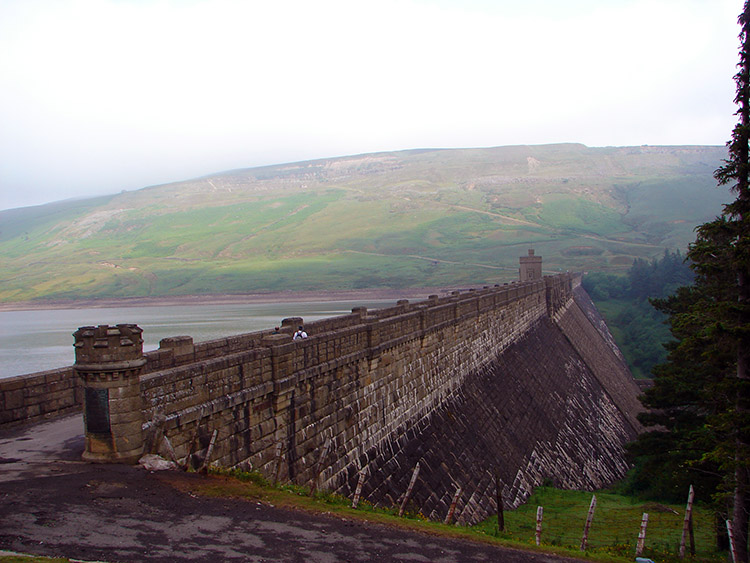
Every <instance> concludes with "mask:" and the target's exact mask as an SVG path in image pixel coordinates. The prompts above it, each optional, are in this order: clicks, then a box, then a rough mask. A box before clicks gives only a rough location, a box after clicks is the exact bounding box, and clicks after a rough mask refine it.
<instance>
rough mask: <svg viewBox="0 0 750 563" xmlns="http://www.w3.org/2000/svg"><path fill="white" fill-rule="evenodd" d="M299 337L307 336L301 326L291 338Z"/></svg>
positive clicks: (296, 338)
mask: <svg viewBox="0 0 750 563" xmlns="http://www.w3.org/2000/svg"><path fill="white" fill-rule="evenodd" d="M300 338H307V333H306V332H305V329H303V328H302V327H301V326H300V327H299V328H298V329H297V332H295V333H294V336H293V337H292V340H299V339H300Z"/></svg>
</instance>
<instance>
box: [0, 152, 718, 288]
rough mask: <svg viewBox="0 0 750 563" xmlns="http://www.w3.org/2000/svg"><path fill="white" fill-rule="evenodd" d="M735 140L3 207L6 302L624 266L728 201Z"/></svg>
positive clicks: (323, 166) (488, 158)
mask: <svg viewBox="0 0 750 563" xmlns="http://www.w3.org/2000/svg"><path fill="white" fill-rule="evenodd" d="M725 157H726V148H725V147H712V146H673V147H652V146H641V147H603V148H590V147H586V146H584V145H580V144H572V143H571V144H557V145H521V146H509V147H495V148H484V149H481V148H480V149H416V150H405V151H397V152H381V153H372V154H363V155H354V156H342V157H337V158H330V159H319V160H312V161H305V162H297V163H287V164H280V165H275V166H263V167H258V168H247V169H238V170H231V171H227V172H221V173H216V174H211V175H206V176H202V177H200V178H195V179H191V180H185V181H180V182H174V183H170V184H164V185H160V186H151V187H147V188H143V189H140V190H136V191H130V192H123V193H120V194H114V195H111V196H105V197H99V198H93V199H87V200H76V201H64V202H56V203H53V204H48V205H42V206H35V207H30V208H21V209H12V210H7V211H0V269H1V270H2V272H3V273H2V274H0V282H2V283H1V284H0V302H14V301H21V300H36V299H58V300H59V299H63V300H65V299H79V298H118V297H147V296H154V297H157V296H174V295H202V294H207V293H213V294H216V293H229V294H233V293H251V292H265V291H278V290H285V291H321V290H328V289H335V290H352V289H371V288H392V289H402V288H408V287H424V286H432V287H447V286H451V285H467V284H468V285H477V284H483V283H501V282H505V281H510V280H512V279H515V277H516V272H517V267H518V266H517V264H518V256H519V255H521V254H524V253H525V251H526V249H527V248H528V247H530V246H533V247H534V248H535V249H536V250H537V253H538V254H540V255H542V256H544V265H545V270H547V271H548V272H554V271H560V270H562V271H564V270H605V271H622V270H624V269H626V268H627V267H628V266H629V265H630V263H631V262H632V260H633V259H634V258H637V257H643V258H652V257H656V256H659V255H661V254H662V253H663V251H664V249H665V248H669V249H681V250H682V249H684V248H685V247H686V246H687V244H688V243H689V242H690V241H692V239H693V232H692V230H693V228H694V226H695V225H697V224H699V223H701V222H704V221H706V220H708V219H710V218H712V217H714V216H715V215H716V214H718V213H719V212H720V210H721V205H722V204H723V203H724V202H726V201H729V199H730V197H729V195H728V192H727V190H725V189H719V188H716V182H715V180H714V179H713V171H714V170H715V169H716V168H717V167H718V166H719V165H720V164H721V161H722V159H724V158H725Z"/></svg>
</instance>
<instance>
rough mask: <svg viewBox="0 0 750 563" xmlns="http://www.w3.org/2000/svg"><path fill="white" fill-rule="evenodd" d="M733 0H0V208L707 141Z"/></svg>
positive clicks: (732, 48) (725, 112)
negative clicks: (572, 147) (435, 160)
mask: <svg viewBox="0 0 750 563" xmlns="http://www.w3.org/2000/svg"><path fill="white" fill-rule="evenodd" d="M742 5H743V2H742V0H566V1H561V0H455V1H454V0H367V1H364V0H363V1H359V0H340V1H339V0H315V1H310V0H262V1H253V0H216V1H207V0H47V1H45V0H0V209H7V208H12V207H21V206H28V205H37V204H41V203H46V202H49V201H56V200H61V199H67V198H71V197H81V196H90V195H97V194H110V193H115V192H119V191H120V190H123V189H127V190H131V189H138V188H141V187H144V186H148V185H155V184H160V183H166V182H170V181H176V180H183V179H187V178H192V177H195V176H200V175H204V174H209V173H212V172H218V171H222V170H228V169H233V168H246V167H252V166H259V165H264V164H277V163H283V162H291V161H298V160H307V159H311V158H322V157H329V156H341V155H349V154H359V153H364V152H374V151H391V150H399V149H410V148H425V147H489V146H499V145H515V144H545V143H558V142H579V143H584V144H586V145H588V146H609V145H617V146H622V145H641V144H650V145H664V144H670V145H683V144H702V145H722V144H724V143H725V142H726V141H727V140H728V139H729V136H730V134H731V130H732V127H733V125H734V123H735V121H736V118H735V116H734V115H733V113H734V111H735V106H734V104H733V101H732V100H733V98H734V83H733V81H732V76H733V75H734V73H735V70H736V66H735V65H736V63H737V60H738V55H737V53H738V46H739V42H738V39H737V35H738V33H739V27H738V25H737V16H738V14H739V13H740V12H741V11H742Z"/></svg>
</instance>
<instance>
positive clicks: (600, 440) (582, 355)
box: [340, 287, 640, 524]
mask: <svg viewBox="0 0 750 563" xmlns="http://www.w3.org/2000/svg"><path fill="white" fill-rule="evenodd" d="M574 294H575V300H574V301H571V302H569V303H568V304H567V306H565V307H564V308H563V309H561V310H560V311H558V312H557V314H555V315H554V319H553V318H549V317H542V318H540V319H538V321H537V322H535V323H534V324H533V326H532V327H531V328H530V329H529V330H528V331H527V332H526V333H525V334H523V335H522V336H521V337H519V338H518V340H516V341H514V342H513V343H512V344H511V345H510V346H508V347H507V348H506V349H505V350H503V352H502V353H501V354H499V355H498V356H497V357H496V358H494V359H493V360H492V361H490V362H489V363H488V364H486V365H485V366H483V367H481V368H480V369H478V370H476V371H474V372H472V373H471V374H470V375H468V376H467V377H466V378H465V379H464V381H463V383H462V384H461V385H460V387H459V388H458V389H456V390H455V391H454V393H453V394H452V395H451V397H450V398H448V399H447V400H446V401H445V402H444V403H443V404H441V405H440V406H439V407H438V408H436V409H435V410H434V411H433V412H431V413H430V414H429V415H428V416H425V417H424V418H422V419H421V420H419V421H418V422H417V423H416V424H414V425H411V426H407V425H405V426H402V427H400V428H398V430H397V431H396V432H394V433H393V435H392V436H390V437H389V439H388V440H387V441H386V443H385V444H383V445H381V446H379V447H377V448H372V449H371V450H370V451H368V452H367V455H366V458H367V463H368V467H369V468H371V469H370V474H369V475H368V476H367V479H366V480H365V481H364V486H363V496H365V497H367V498H368V499H369V500H370V501H373V502H379V503H383V504H399V503H400V502H401V500H402V499H403V495H404V492H405V491H406V490H407V488H408V485H409V482H410V480H411V478H412V476H413V475H414V468H415V466H416V464H417V463H419V472H418V475H417V480H416V482H415V485H414V487H413V492H412V495H411V497H410V500H409V503H408V506H409V507H411V509H412V510H419V511H421V512H422V513H423V514H424V515H426V516H428V517H429V518H430V519H443V518H444V517H445V515H446V514H447V512H448V509H449V506H450V503H451V500H452V498H453V496H454V492H455V491H456V490H457V489H458V488H459V487H460V488H461V490H462V493H461V496H460V497H459V500H458V503H457V510H456V514H457V515H458V516H457V519H458V522H460V523H466V524H472V523H476V522H478V521H481V520H483V519H484V518H486V517H487V516H489V515H491V514H494V513H495V511H496V502H497V501H496V498H497V496H496V495H497V483H498V479H499V483H500V486H501V490H502V496H503V502H504V504H505V507H506V508H509V507H515V506H517V505H518V504H520V503H522V502H523V501H524V500H525V499H526V498H527V497H528V496H529V494H530V493H531V492H532V491H533V488H534V487H535V486H537V485H539V484H541V483H542V482H544V481H545V480H549V481H551V482H552V483H553V484H554V485H556V486H558V487H562V488H574V489H588V490H590V489H595V488H599V487H602V486H604V485H607V484H609V483H611V482H613V481H616V480H617V479H619V478H621V477H622V476H623V475H624V474H625V472H626V471H627V468H628V467H627V464H626V462H625V460H624V456H623V445H624V444H625V443H627V442H628V441H630V440H632V439H633V438H634V437H635V436H636V434H637V432H638V430H639V428H640V426H639V424H638V422H637V421H636V420H635V418H634V415H635V414H636V413H637V412H638V410H639V408H640V406H639V403H638V401H637V399H636V397H637V394H638V390H637V388H636V386H635V385H634V383H633V381H632V378H631V376H630V373H629V371H628V369H627V367H626V365H625V363H624V361H623V360H622V358H621V356H620V355H619V350H617V348H616V347H615V346H614V343H613V340H612V338H611V335H610V334H609V331H608V330H607V329H606V325H605V324H604V322H603V320H602V319H601V318H600V317H599V316H598V313H597V311H596V309H595V307H594V306H593V303H592V302H591V301H590V299H589V298H588V295H587V294H586V293H585V291H583V290H582V289H581V288H580V287H578V288H576V289H575V290H574ZM357 480H358V475H357V474H356V473H355V472H354V471H353V470H352V471H351V472H350V475H349V478H348V481H347V483H346V484H345V485H344V486H343V487H341V489H340V492H342V493H343V494H350V491H352V490H353V489H354V487H355V486H356V482H357Z"/></svg>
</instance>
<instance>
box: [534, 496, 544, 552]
mask: <svg viewBox="0 0 750 563" xmlns="http://www.w3.org/2000/svg"><path fill="white" fill-rule="evenodd" d="M543 515H544V508H543V507H541V506H537V507H536V535H535V537H536V544H537V545H539V544H541V543H542V518H543Z"/></svg>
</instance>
